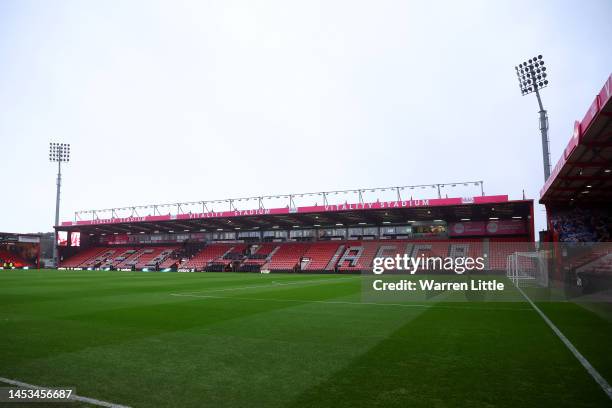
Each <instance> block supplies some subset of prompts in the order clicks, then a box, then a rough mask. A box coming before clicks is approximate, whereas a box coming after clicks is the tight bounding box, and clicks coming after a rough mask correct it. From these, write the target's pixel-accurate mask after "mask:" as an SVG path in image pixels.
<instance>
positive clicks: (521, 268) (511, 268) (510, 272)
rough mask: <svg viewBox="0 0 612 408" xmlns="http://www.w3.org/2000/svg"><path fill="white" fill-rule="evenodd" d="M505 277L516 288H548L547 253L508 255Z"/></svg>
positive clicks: (516, 253)
mask: <svg viewBox="0 0 612 408" xmlns="http://www.w3.org/2000/svg"><path fill="white" fill-rule="evenodd" d="M506 276H507V277H508V279H510V280H511V281H512V282H513V283H514V284H515V285H516V286H520V287H525V286H539V287H548V253H547V252H542V251H539V252H515V253H513V254H511V255H508V258H507V261H506Z"/></svg>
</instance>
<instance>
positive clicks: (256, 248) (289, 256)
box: [62, 238, 607, 272]
mask: <svg viewBox="0 0 612 408" xmlns="http://www.w3.org/2000/svg"><path fill="white" fill-rule="evenodd" d="M485 241H486V242H487V244H488V247H489V249H488V253H487V254H486V255H487V257H488V259H489V267H490V268H491V269H493V270H504V269H505V267H506V261H507V256H508V255H509V254H512V253H514V252H516V251H519V252H521V251H524V252H526V251H530V250H533V243H528V242H524V240H522V239H521V238H490V239H459V240H428V241H425V240H418V241H414V240H367V241H333V242H329V241H325V242H273V243H270V242H264V243H257V244H244V243H210V244H208V245H206V246H203V247H202V248H200V249H199V250H197V251H196V252H195V253H194V254H193V255H192V256H191V257H187V258H182V257H181V254H182V253H181V250H180V247H179V246H177V245H173V246H172V245H171V246H155V247H151V246H144V247H131V246H130V247H117V248H108V247H92V248H88V249H86V250H84V251H82V252H80V253H77V254H76V255H74V256H73V257H72V258H69V259H67V260H65V261H63V262H62V266H63V267H66V268H75V267H81V268H100V269H104V268H113V269H132V268H133V269H144V268H147V269H155V268H160V269H165V268H171V267H175V268H179V269H182V270H196V271H203V270H208V271H226V270H238V271H243V272H259V271H261V270H269V271H293V270H303V271H311V272H315V271H335V270H337V271H340V272H350V271H362V270H367V269H369V268H371V266H372V261H373V259H374V258H375V257H395V256H396V255H400V256H403V255H404V254H407V255H409V256H411V257H418V256H427V257H442V258H445V257H466V256H469V257H472V258H477V257H482V256H484V255H485V252H486V251H485ZM606 254H607V253H602V254H595V253H588V254H585V255H583V257H584V259H579V258H577V259H576V260H575V261H574V264H575V265H584V264H586V263H588V262H591V261H593V260H595V259H597V258H599V257H601V256H603V255H606Z"/></svg>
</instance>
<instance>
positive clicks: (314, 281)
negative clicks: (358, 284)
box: [184, 278, 353, 295]
mask: <svg viewBox="0 0 612 408" xmlns="http://www.w3.org/2000/svg"><path fill="white" fill-rule="evenodd" d="M343 280H353V278H330V279H310V280H302V281H299V280H298V281H291V282H278V281H272V282H269V283H265V284H261V285H248V286H232V287H229V288H220V289H208V290H199V291H190V292H185V293H184V294H185V295H195V294H200V293H216V292H228V291H233V290H247V289H270V288H276V287H279V286H290V285H309V284H311V283H312V284H322V283H328V282H337V281H343Z"/></svg>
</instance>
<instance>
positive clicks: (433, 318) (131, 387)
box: [0, 271, 612, 407]
mask: <svg viewBox="0 0 612 408" xmlns="http://www.w3.org/2000/svg"><path fill="white" fill-rule="evenodd" d="M196 292H197V293H196ZM173 293H174V294H176V293H179V294H185V293H191V294H196V295H197V296H214V297H184V296H173V295H171V294H173ZM360 302H361V278H360V277H359V276H338V275H331V276H324V275H292V274H286V275H281V274H275V275H259V274H232V273H192V274H188V273H143V272H94V271H0V377H6V378H12V379H17V380H21V381H24V382H28V383H32V384H39V385H45V386H62V385H72V386H75V387H76V389H77V393H78V394H79V395H84V396H88V397H92V398H97V399H101V400H106V401H111V402H115V403H119V404H124V405H130V406H134V407H171V406H172V407H207V406H209V407H245V406H248V407H358V406H364V407H394V406H397V407H421V406H422V407H457V406H469V407H544V406H555V407H561V406H566V407H601V406H610V405H611V404H610V400H609V399H608V398H607V396H606V395H605V394H604V393H603V392H602V390H601V389H600V388H599V386H598V385H597V384H596V383H595V381H594V380H593V379H592V378H591V377H590V376H589V375H588V373H587V372H586V371H585V370H584V368H583V367H582V366H581V365H580V364H579V363H578V361H577V360H576V359H575V357H574V356H573V355H572V354H571V353H570V352H569V351H568V350H567V349H566V348H565V346H564V345H563V344H562V343H561V341H560V340H559V339H557V337H556V336H555V335H554V333H553V332H552V331H551V330H550V329H549V328H548V326H547V325H546V324H545V323H544V321H543V320H542V319H541V318H540V317H539V316H538V315H537V314H536V313H535V312H534V311H533V310H531V309H530V307H529V305H528V304H527V303H525V302H506V303H501V302H486V303H485V302H469V303H468V302H464V303H451V302H449V303H433V302H430V303H427V304H426V305H425V307H421V306H417V305H413V306H414V307H403V306H397V305H375V304H374V305H373V304H360ZM541 308H542V310H543V311H544V312H545V313H546V314H547V315H548V316H549V317H550V318H551V319H552V320H553V321H554V322H555V323H556V324H557V325H558V327H559V328H560V329H561V330H562V331H563V332H564V333H565V334H566V335H567V336H568V338H569V339H570V340H571V341H572V342H573V343H574V345H575V346H576V347H577V348H578V349H579V350H580V351H581V352H582V353H583V354H584V355H585V356H586V357H587V359H589V361H591V363H592V364H593V365H594V366H595V368H596V369H598V370H599V371H600V373H601V374H602V375H604V376H605V377H606V378H607V379H608V381H610V380H612V357H611V356H612V352H611V348H610V345H612V321H611V320H610V319H609V318H608V316H609V314H607V312H608V311H606V310H604V312H601V309H598V310H591V309H590V308H585V307H582V306H579V305H576V304H572V303H546V304H544V303H542V304H541ZM36 406H40V405H38V404H37V405H36ZM70 406H74V405H70Z"/></svg>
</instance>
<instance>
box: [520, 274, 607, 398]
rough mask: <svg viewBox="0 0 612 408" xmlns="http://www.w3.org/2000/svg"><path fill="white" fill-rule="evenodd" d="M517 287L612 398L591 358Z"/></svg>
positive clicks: (605, 382) (604, 380)
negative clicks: (590, 360) (582, 352)
mask: <svg viewBox="0 0 612 408" xmlns="http://www.w3.org/2000/svg"><path fill="white" fill-rule="evenodd" d="M516 288H517V289H518V290H519V292H521V294H522V295H523V297H524V298H525V299H527V302H529V304H530V305H531V307H532V308H533V310H535V311H536V312H537V313H538V314H539V315H540V317H541V318H542V319H543V320H544V321H545V322H546V324H547V325H548V327H550V329H551V330H552V331H553V333H555V334H556V335H557V337H558V338H559V340H561V342H563V344H565V347H567V348H568V350H569V351H570V352H571V353H572V354H573V355H574V357H576V359H577V360H578V361H579V362H580V364H582V366H583V367H584V369H585V370H587V372H588V373H589V374H590V375H591V377H593V379H594V380H595V382H597V384H599V386H600V387H601V389H602V390H603V392H605V393H606V395H607V396H608V398H610V399H611V400H612V387H611V386H610V384H609V383H608V381H606V379H605V378H604V377H603V376H602V375H601V374H599V371H597V370H596V369H595V367H593V365H592V364H591V363H590V362H589V360H587V359H586V357H584V356H583V355H582V354H581V353H580V352H579V351H578V349H577V348H576V347H575V346H574V345H573V344H572V342H571V341H569V339H568V338H567V337H565V335H564V334H563V332H561V330H559V328H558V327H557V326H555V324H554V323H553V322H552V321H551V320H550V319H549V318H548V316H546V315H545V314H544V312H543V311H542V310H540V308H539V307H538V306H537V305H536V304H535V303H533V301H532V300H531V299H530V298H529V296H527V294H526V293H525V292H523V289H521V288H520V287H519V286H518V285H516Z"/></svg>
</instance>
